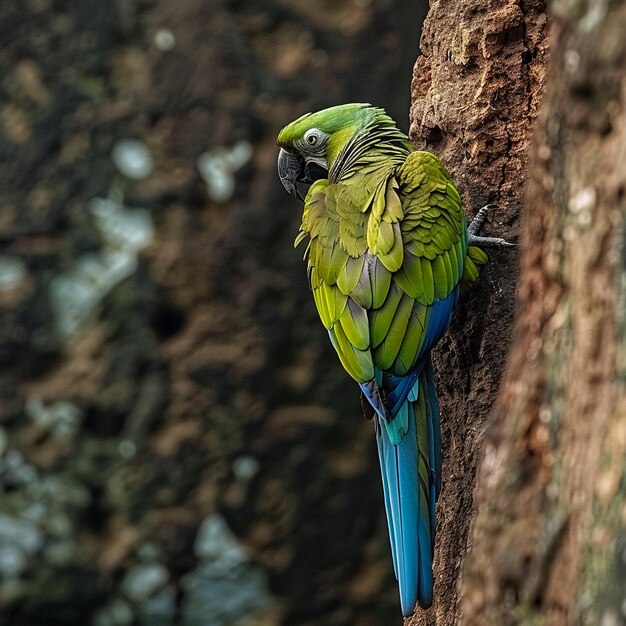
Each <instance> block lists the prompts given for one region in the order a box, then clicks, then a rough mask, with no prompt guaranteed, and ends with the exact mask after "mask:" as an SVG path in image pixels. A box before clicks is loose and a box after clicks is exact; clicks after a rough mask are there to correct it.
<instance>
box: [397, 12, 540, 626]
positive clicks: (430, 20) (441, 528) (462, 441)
mask: <svg viewBox="0 0 626 626" xmlns="http://www.w3.org/2000/svg"><path fill="white" fill-rule="evenodd" d="M451 16H454V19H451ZM546 30H547V19H546V15H545V13H544V3H543V2H517V1H515V0H507V1H506V2H501V1H496V0H492V1H490V2H485V1H484V0H463V1H458V0H441V1H440V2H436V3H433V4H432V6H431V10H430V13H429V15H428V17H427V20H426V22H425V25H424V31H423V37H422V42H421V47H422V50H423V52H424V56H422V57H420V58H419V59H418V61H417V64H416V66H415V73H414V79H413V106H412V110H411V137H412V139H413V140H414V141H415V142H416V144H417V145H418V146H419V147H423V148H425V149H428V150H431V151H433V152H435V153H437V154H438V155H439V156H441V158H442V159H443V160H444V162H445V164H446V166H447V167H448V168H449V170H450V172H451V174H452V176H453V178H454V180H455V181H456V183H457V186H458V187H459V189H460V191H461V194H462V196H463V198H464V201H465V206H466V208H467V213H468V217H471V215H472V214H473V213H475V212H476V211H477V210H478V208H480V207H481V206H483V205H485V204H487V203H495V204H496V205H497V208H496V209H494V210H493V211H492V213H491V220H492V222H493V225H492V227H491V228H489V227H487V228H486V234H497V235H498V236H502V237H506V238H507V239H509V240H513V241H514V240H516V239H517V229H518V221H519V215H520V209H521V202H522V197H523V186H524V180H525V173H526V154H527V149H528V142H529V131H530V128H531V126H532V123H533V120H534V119H535V117H536V115H537V110H538V107H539V104H540V101H541V94H542V84H543V77H544V68H545V62H546V56H547V43H546ZM490 231H491V232H490ZM516 266H517V254H516V253H515V252H513V253H512V252H510V251H498V252H494V253H493V254H492V255H491V262H490V264H489V265H488V266H487V267H486V268H485V269H484V270H483V272H482V278H481V281H480V284H479V285H478V286H477V287H476V288H474V289H473V290H472V292H471V293H468V294H466V296H465V301H464V303H463V306H462V307H461V310H460V311H459V312H458V313H457V317H456V320H455V321H454V322H453V331H452V332H451V333H450V334H449V335H448V336H447V337H446V339H444V340H443V341H442V343H441V344H440V346H439V348H438V349H437V356H436V363H437V369H438V374H439V376H438V381H439V391H440V397H441V402H442V415H443V417H442V419H443V447H444V473H443V491H442V494H441V497H440V500H439V505H438V538H437V545H436V558H435V576H436V592H435V604H434V607H433V608H432V609H431V610H430V611H418V612H417V613H416V615H415V616H414V617H413V618H412V619H411V620H409V623H411V624H414V625H418V624H419V625H424V624H434V623H435V621H436V622H437V623H438V624H445V625H446V626H448V625H450V626H451V625H453V624H456V623H458V620H459V596H458V594H457V587H458V585H459V582H460V577H461V571H462V569H461V567H462V561H463V557H464V554H465V552H466V549H467V544H468V536H469V529H470V522H471V519H472V515H473V510H474V503H473V495H472V494H473V490H474V482H475V475H476V467H477V462H478V459H479V455H480V451H481V441H482V436H483V432H484V429H485V425H486V417H487V415H488V413H489V410H490V407H491V404H492V402H493V400H494V398H495V397H496V395H497V392H498V387H499V380H500V376H501V373H502V371H503V369H504V362H505V358H506V354H507V351H508V344H509V337H510V328H511V324H512V317H513V311H514V306H515V305H514V301H515V284H516V274H517V269H516Z"/></svg>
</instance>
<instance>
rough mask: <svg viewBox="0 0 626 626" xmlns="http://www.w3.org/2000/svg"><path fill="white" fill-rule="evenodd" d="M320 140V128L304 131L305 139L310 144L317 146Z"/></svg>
mask: <svg viewBox="0 0 626 626" xmlns="http://www.w3.org/2000/svg"><path fill="white" fill-rule="evenodd" d="M319 140H320V133H319V130H317V129H315V128H312V129H311V130H307V131H306V133H304V141H306V142H307V143H308V144H309V146H316V145H317V143H318V141H319Z"/></svg>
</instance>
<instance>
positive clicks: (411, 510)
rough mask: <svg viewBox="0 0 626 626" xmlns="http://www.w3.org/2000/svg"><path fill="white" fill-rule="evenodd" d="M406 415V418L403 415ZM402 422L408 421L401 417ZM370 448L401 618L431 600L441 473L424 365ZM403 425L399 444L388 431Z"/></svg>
mask: <svg viewBox="0 0 626 626" xmlns="http://www.w3.org/2000/svg"><path fill="white" fill-rule="evenodd" d="M407 414H408V415H407ZM407 416H408V420H407V419H406V417H407ZM376 420H377V424H376V426H377V427H376V443H377V446H378V458H379V461H380V469H381V474H382V482H383V493H384V497H385V509H386V512H387V523H388V527H389V538H390V541H391V551H392V555H393V566H394V571H395V574H396V578H397V579H398V584H399V588H400V604H401V606H402V613H403V614H404V615H405V616H407V615H410V614H411V613H412V612H413V609H414V608H415V604H416V603H418V602H419V604H420V605H421V606H423V607H424V608H427V607H429V606H430V605H431V603H432V598H433V574H432V559H433V549H434V539H435V502H436V500H437V496H438V495H439V485H440V473H441V435H440V425H439V404H438V401H437V390H436V387H435V381H434V377H433V372H432V365H431V361H430V359H428V360H427V361H426V363H425V364H424V368H423V370H422V373H421V375H420V377H419V378H418V379H417V380H416V381H415V382H414V384H413V386H412V388H411V390H410V391H409V393H408V396H407V397H406V399H405V400H404V403H403V405H402V406H401V408H400V410H399V411H398V413H397V414H396V416H395V417H394V420H392V422H391V423H390V424H387V423H385V422H384V421H383V419H382V418H381V417H380V416H377V417H376ZM394 422H396V423H397V424H400V423H405V424H406V422H408V424H407V427H408V428H406V429H404V428H403V429H402V430H403V431H404V435H403V436H402V437H401V439H400V441H399V443H397V444H396V445H393V444H392V443H391V439H390V433H389V431H390V430H391V429H392V428H393V426H394ZM392 436H393V438H394V439H397V436H395V433H393V432H392Z"/></svg>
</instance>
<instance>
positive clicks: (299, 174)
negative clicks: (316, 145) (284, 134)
mask: <svg viewBox="0 0 626 626" xmlns="http://www.w3.org/2000/svg"><path fill="white" fill-rule="evenodd" d="M278 178H280V182H281V183H282V184H283V187H284V188H285V189H286V190H287V191H288V192H289V193H290V194H291V195H292V196H294V197H296V198H298V199H299V200H304V198H303V197H302V194H301V193H300V192H299V191H298V187H297V186H296V183H299V182H304V181H305V180H306V171H305V167H304V159H303V158H302V157H301V156H298V155H297V154H292V153H291V152H287V150H285V149H284V148H281V149H280V152H279V153H278Z"/></svg>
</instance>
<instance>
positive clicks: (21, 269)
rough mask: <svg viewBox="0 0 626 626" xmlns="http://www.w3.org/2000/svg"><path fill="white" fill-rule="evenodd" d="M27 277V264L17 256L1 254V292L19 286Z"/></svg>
mask: <svg viewBox="0 0 626 626" xmlns="http://www.w3.org/2000/svg"><path fill="white" fill-rule="evenodd" d="M25 278H26V266H25V265H24V263H23V262H22V261H21V260H20V259H18V258H16V257H9V256H4V255H3V256H0V293H2V292H5V291H12V290H13V289H16V288H17V287H19V286H20V285H21V284H22V282H24V280H25Z"/></svg>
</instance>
